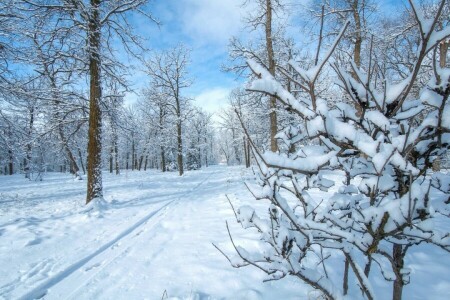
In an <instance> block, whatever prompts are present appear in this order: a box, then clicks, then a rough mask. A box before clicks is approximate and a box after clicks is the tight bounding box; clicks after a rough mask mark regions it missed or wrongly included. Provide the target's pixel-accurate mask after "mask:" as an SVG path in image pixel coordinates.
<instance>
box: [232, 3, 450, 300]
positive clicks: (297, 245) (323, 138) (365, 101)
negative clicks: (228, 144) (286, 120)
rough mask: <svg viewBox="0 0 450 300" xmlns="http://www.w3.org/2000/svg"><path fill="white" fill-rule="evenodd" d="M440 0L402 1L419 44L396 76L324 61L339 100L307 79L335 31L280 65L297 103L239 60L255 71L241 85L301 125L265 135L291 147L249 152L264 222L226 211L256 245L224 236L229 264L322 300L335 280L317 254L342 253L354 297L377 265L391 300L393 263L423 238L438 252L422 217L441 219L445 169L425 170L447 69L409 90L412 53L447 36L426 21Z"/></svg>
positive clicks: (401, 278)
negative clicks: (306, 56) (313, 55)
mask: <svg viewBox="0 0 450 300" xmlns="http://www.w3.org/2000/svg"><path fill="white" fill-rule="evenodd" d="M444 5H445V1H441V4H440V8H439V10H438V12H437V14H436V15H435V16H434V17H433V19H426V18H425V17H424V16H423V13H422V12H421V10H420V9H419V8H418V7H417V6H416V5H414V3H413V2H412V1H411V6H412V11H413V12H414V15H415V18H416V23H417V26H418V29H419V33H420V35H419V38H420V46H419V47H418V49H417V52H416V57H415V58H414V61H413V62H412V68H411V72H410V74H409V75H407V76H405V77H404V78H403V79H401V80H396V81H390V80H388V78H380V76H381V75H380V73H379V72H377V70H376V69H377V67H376V66H379V65H381V64H382V62H377V61H375V59H373V60H372V59H370V60H369V62H368V64H367V65H365V66H362V67H361V68H358V67H357V66H356V65H355V64H353V63H349V65H345V64H344V63H342V62H339V61H334V62H333V63H331V66H332V68H333V69H334V71H335V73H336V75H337V77H338V78H339V82H338V85H339V86H340V87H341V88H342V90H343V91H344V92H345V95H346V101H344V99H342V101H340V102H339V101H333V103H337V104H336V105H330V104H329V102H327V101H326V100H324V99H320V98H319V97H316V93H315V83H316V80H317V78H318V76H319V73H320V72H321V70H322V69H323V67H324V66H325V65H326V64H327V63H329V60H330V57H331V56H332V52H333V50H334V49H335V48H336V45H337V44H338V42H339V39H340V38H341V37H342V35H343V32H344V31H345V28H344V29H343V31H342V32H341V34H340V35H339V37H338V38H337V40H336V42H335V43H334V44H333V45H332V46H331V48H330V49H329V51H328V53H327V54H325V55H324V58H323V60H322V61H321V62H319V63H318V64H316V65H315V66H314V67H312V68H311V69H309V70H304V69H302V67H301V66H300V65H299V64H298V63H297V62H295V61H290V62H289V64H290V66H291V67H292V69H293V70H294V74H292V76H291V80H292V82H295V84H296V85H297V88H299V89H303V90H304V91H305V92H306V94H307V95H309V96H310V97H309V98H296V97H294V96H293V94H292V93H290V92H289V91H288V90H287V89H285V88H284V87H283V85H282V84H281V83H280V82H278V81H277V80H276V79H275V78H274V77H273V76H272V75H271V74H270V72H268V70H267V69H265V68H264V67H263V66H261V65H259V64H258V63H256V62H255V61H253V60H249V61H248V65H249V67H250V69H251V70H252V72H253V73H254V74H255V76H256V79H255V80H253V81H252V82H251V84H250V87H249V89H250V90H252V91H256V92H260V93H263V94H266V95H271V96H275V97H276V98H277V99H278V101H279V102H280V103H282V104H283V105H284V107H286V108H287V109H289V110H290V111H291V112H294V113H295V114H297V115H298V116H299V117H301V119H302V120H303V122H301V123H299V124H297V126H291V127H288V128H285V129H284V130H283V131H281V132H279V134H278V135H277V137H278V139H279V142H280V143H281V142H284V143H285V144H286V145H287V146H288V147H286V149H291V145H294V146H295V147H296V149H295V151H289V152H286V153H282V152H278V153H273V152H265V153H261V152H260V151H259V150H258V149H257V148H256V147H252V151H253V154H254V156H255V158H256V161H257V164H258V169H259V170H258V172H257V177H258V183H259V184H258V185H256V186H253V185H249V189H250V191H251V192H252V194H253V195H254V197H255V198H256V199H258V200H262V199H264V200H269V201H270V203H271V206H270V208H269V210H268V216H266V217H262V216H258V214H257V213H256V211H255V209H253V208H252V207H249V206H245V207H241V208H239V209H236V210H235V213H236V218H237V220H238V222H239V223H241V224H242V225H243V227H244V228H256V230H257V231H258V232H260V239H261V240H262V241H263V242H264V244H265V245H266V246H267V247H264V248H263V249H262V250H261V251H258V252H257V253H253V252H250V251H247V250H246V249H243V248H242V247H240V246H238V245H237V244H236V243H235V242H234V241H233V240H232V242H233V245H234V247H235V250H236V253H237V256H236V258H230V262H231V263H232V264H233V266H235V267H242V266H246V265H253V266H255V267H257V268H259V269H261V270H262V271H264V272H266V273H267V274H268V275H269V278H268V279H269V280H276V279H280V278H283V277H285V276H286V275H291V276H296V277H298V278H299V279H300V280H302V281H304V282H306V283H308V284H310V285H311V286H313V287H314V288H316V289H317V290H319V291H320V292H321V293H322V294H323V296H324V297H325V298H327V299H340V298H342V297H343V295H345V294H346V293H347V287H345V284H344V287H342V288H341V286H342V282H336V281H335V280H332V277H331V276H329V274H328V272H327V267H326V266H327V263H328V261H329V260H328V256H324V253H328V254H330V255H331V256H333V257H336V256H338V257H339V256H340V257H342V258H344V259H345V261H346V268H347V269H348V268H349V269H350V270H351V271H352V272H353V274H354V275H355V278H356V281H357V285H358V286H359V288H360V290H361V292H362V295H363V296H364V298H367V299H374V298H376V294H377V292H376V291H375V290H374V289H373V288H372V284H371V281H372V278H370V275H371V273H370V270H371V267H372V269H374V268H378V269H379V271H380V273H378V272H376V273H375V272H372V274H374V273H375V274H382V276H383V277H384V279H385V280H388V281H393V282H394V283H393V285H394V289H393V298H394V299H401V296H402V289H403V286H404V285H405V284H407V283H408V281H409V275H410V274H409V271H408V268H407V267H406V266H405V265H404V258H405V255H406V252H407V251H408V250H409V249H410V248H411V247H412V246H414V245H417V244H420V243H429V244H433V245H436V246H437V247H440V248H442V249H444V250H446V251H450V234H449V232H448V229H446V230H444V231H443V230H442V229H441V230H440V229H439V228H437V226H434V225H433V221H434V219H436V218H446V217H449V215H450V212H449V206H450V205H449V204H450V176H449V175H448V173H445V172H434V173H433V172H432V171H431V165H432V162H433V160H434V159H435V158H436V157H438V156H439V155H441V154H442V152H443V151H445V150H446V149H448V147H449V142H450V103H449V101H450V100H449V95H450V69H448V68H441V67H439V65H437V63H436V62H434V64H433V70H434V71H433V76H432V77H431V80H430V81H429V83H428V84H427V85H426V86H423V88H422V91H421V93H420V97H419V99H414V97H413V95H412V93H411V89H412V87H413V85H414V84H418V82H417V75H418V74H419V71H420V70H421V68H422V67H423V66H422V63H423V62H424V59H425V58H426V57H431V58H433V60H434V61H436V56H437V55H436V50H435V49H436V47H437V45H438V44H439V43H440V42H442V41H443V40H445V39H447V38H448V37H449V36H450V28H449V27H448V26H447V27H443V28H441V29H440V30H439V29H438V26H437V23H438V21H437V20H438V18H439V16H440V14H441V12H442V8H443V6H444ZM433 51H435V52H434V55H433ZM303 94H304V93H303ZM334 100H336V99H334ZM244 130H245V128H244ZM336 178H342V179H343V180H342V182H340V180H337V179H336ZM332 186H335V190H336V192H335V193H324V194H323V199H315V198H314V197H313V196H311V191H314V189H320V190H322V191H326V190H328V189H329V188H331V187H332ZM231 236H232V235H230V237H231ZM344 274H346V275H345V276H346V277H347V276H348V273H347V272H344ZM352 291H353V292H355V289H354V288H353V289H352Z"/></svg>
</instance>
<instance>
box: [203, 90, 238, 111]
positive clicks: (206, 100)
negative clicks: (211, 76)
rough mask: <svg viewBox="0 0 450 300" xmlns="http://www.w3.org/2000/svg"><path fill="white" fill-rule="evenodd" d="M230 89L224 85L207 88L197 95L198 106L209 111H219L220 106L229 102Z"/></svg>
mask: <svg viewBox="0 0 450 300" xmlns="http://www.w3.org/2000/svg"><path fill="white" fill-rule="evenodd" d="M229 94H230V89H228V88H224V87H214V88H212V89H209V90H205V91H203V92H202V93H200V94H199V95H197V96H196V97H195V104H196V106H198V107H200V108H202V109H203V110H205V111H206V112H209V113H217V112H218V111H219V110H220V108H223V107H225V106H226V105H227V104H228V95H229Z"/></svg>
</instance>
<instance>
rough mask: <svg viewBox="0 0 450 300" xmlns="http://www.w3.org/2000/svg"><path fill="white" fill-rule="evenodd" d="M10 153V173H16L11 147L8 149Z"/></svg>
mask: <svg viewBox="0 0 450 300" xmlns="http://www.w3.org/2000/svg"><path fill="white" fill-rule="evenodd" d="M8 155H9V175H13V174H14V156H13V152H12V150H11V149H9V150H8Z"/></svg>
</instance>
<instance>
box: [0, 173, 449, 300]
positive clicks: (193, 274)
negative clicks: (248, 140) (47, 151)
mask: <svg viewBox="0 0 450 300" xmlns="http://www.w3.org/2000/svg"><path fill="white" fill-rule="evenodd" d="M323 175H324V177H320V178H318V180H319V181H321V185H323V186H324V187H326V188H331V190H330V191H329V192H328V193H331V194H332V193H333V192H334V191H338V190H339V189H340V187H339V186H333V187H332V186H331V183H332V182H340V181H342V178H338V177H330V176H329V175H327V174H323ZM441 177H442V178H444V176H441ZM435 178H436V182H438V179H440V177H439V175H436V176H435ZM387 180H388V179H387ZM244 181H246V182H254V178H253V176H252V175H251V172H250V171H249V170H245V169H243V168H241V167H225V166H213V167H209V168H206V169H203V170H199V171H191V172H187V173H186V174H185V175H184V176H181V177H180V176H178V175H177V174H176V173H161V172H158V171H148V172H128V173H126V172H124V173H123V174H122V175H120V176H115V175H110V174H104V188H105V190H104V195H105V203H102V205H89V206H85V205H84V201H85V188H86V186H85V184H86V182H85V181H78V180H76V181H74V180H73V179H72V178H71V177H70V176H68V175H64V174H57V173H53V174H47V175H46V176H45V177H44V181H42V182H34V181H27V180H25V179H23V178H22V177H21V176H19V175H14V176H2V177H0V265H1V266H2V268H1V269H0V299H32V298H40V297H42V299H161V298H162V297H163V295H165V296H167V298H169V299H310V297H312V296H314V295H316V296H317V295H318V294H317V291H314V290H313V289H312V288H311V287H309V286H307V285H305V284H303V283H301V282H300V281H299V280H296V279H295V278H293V277H290V276H286V277H285V278H283V279H282V280H279V281H270V282H263V280H264V279H267V276H266V275H265V274H264V273H262V272H261V271H260V270H258V269H256V268H253V267H251V266H249V267H246V268H239V269H235V268H233V267H231V265H230V263H229V261H228V260H227V259H226V258H225V257H224V256H223V255H222V254H221V253H220V252H219V251H218V250H217V249H215V248H214V246H213V245H212V243H214V244H215V245H217V246H218V247H219V248H220V249H221V250H222V251H223V252H224V253H226V254H227V255H230V257H233V255H235V254H236V253H235V251H234V248H233V246H232V244H231V242H230V239H229V237H228V232H227V228H226V225H225V221H227V223H228V225H229V228H230V232H231V234H232V236H233V240H234V242H235V243H236V245H237V246H238V247H239V249H246V250H247V253H248V255H250V256H251V255H254V253H251V252H249V249H256V250H257V251H260V253H261V255H263V254H264V251H270V249H267V248H266V247H263V246H261V243H260V241H259V240H258V239H259V235H258V233H257V232H255V231H254V230H253V231H252V230H244V229H243V228H242V226H241V224H239V223H237V222H236V220H235V216H234V213H233V210H232V209H231V207H230V205H229V203H228V200H227V198H226V196H225V195H228V196H229V198H230V200H231V202H232V203H233V206H234V207H235V208H239V207H240V211H239V213H240V214H241V215H242V220H245V219H249V218H250V217H252V215H253V214H254V213H256V214H260V213H261V215H263V214H264V212H266V211H267V209H268V208H269V207H270V204H269V203H267V202H264V201H255V200H254V198H253V197H252V196H251V194H250V193H249V191H248V190H247V189H246V186H245V184H244ZM436 184H437V183H436ZM448 185H449V183H448V182H444V181H443V180H441V181H439V186H440V187H442V188H447V186H448ZM341 192H346V193H353V192H356V188H355V187H353V191H350V190H348V191H341ZM418 192H419V191H418ZM324 193H325V192H324V191H320V190H319V189H313V190H310V191H309V197H311V200H313V201H316V202H320V199H321V198H322V196H323V195H324ZM348 196H349V195H348ZM348 196H346V197H348ZM249 206H251V208H250V207H249ZM252 218H253V221H254V222H256V223H257V224H258V226H265V225H264V220H261V219H259V218H257V217H256V215H254V216H253V217H252ZM242 225H243V224H242ZM425 225H426V224H425ZM434 226H437V227H441V228H446V227H448V224H447V223H446V222H440V221H439V222H437V223H436V224H435V225H434ZM279 232H280V236H279V238H278V239H277V241H276V242H277V243H278V244H279V243H282V242H283V241H284V239H285V238H288V237H289V236H291V237H292V233H291V232H289V231H282V230H280V231H279ZM296 238H298V239H299V237H296ZM376 259H377V261H378V262H379V263H380V264H386V262H385V261H383V259H382V258H381V257H376ZM314 265H315V264H314V263H313V262H311V266H314ZM342 265H343V264H342V261H338V260H336V261H335V262H334V263H333V265H332V266H333V268H331V269H329V270H328V271H329V273H330V274H331V275H332V276H333V278H336V277H339V276H340V275H339V274H340V272H341V270H342ZM307 267H308V268H309V266H307ZM405 268H409V269H410V270H411V272H410V279H411V284H409V285H407V286H406V287H405V291H404V293H405V299H425V298H428V299H445V298H446V296H447V294H448V290H449V288H450V281H449V278H450V261H449V259H448V256H446V255H443V252H442V250H439V249H436V248H433V247H430V246H427V245H419V246H417V247H415V248H414V249H412V250H411V251H410V252H408V255H407V261H406V265H405ZM374 269H375V268H374ZM374 272H375V271H374ZM313 275H314V274H312V275H311V276H313ZM384 275H385V276H386V277H392V274H391V273H389V271H388V270H386V273H385V274H384ZM272 276H282V274H278V273H277V274H272ZM351 276H352V275H351ZM375 276H377V274H375V273H374V274H373V278H375ZM351 278H352V277H351ZM371 280H372V275H371ZM372 285H373V288H374V290H376V291H377V294H378V295H380V296H381V298H380V299H385V298H389V293H390V286H389V285H388V283H386V282H385V281H383V280H380V281H378V280H374V281H373V282H372ZM378 291H382V292H381V293H378ZM350 292H351V295H352V296H353V297H352V298H359V297H360V294H359V291H350Z"/></svg>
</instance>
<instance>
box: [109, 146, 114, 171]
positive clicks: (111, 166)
mask: <svg viewBox="0 0 450 300" xmlns="http://www.w3.org/2000/svg"><path fill="white" fill-rule="evenodd" d="M113 154H114V148H113V147H112V146H111V148H110V149H109V173H111V174H112V172H113V163H114V158H113Z"/></svg>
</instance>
